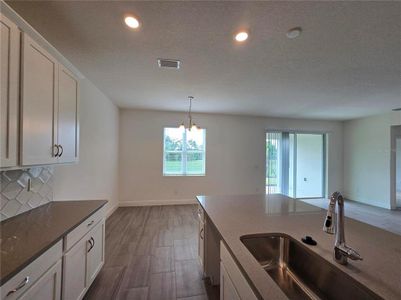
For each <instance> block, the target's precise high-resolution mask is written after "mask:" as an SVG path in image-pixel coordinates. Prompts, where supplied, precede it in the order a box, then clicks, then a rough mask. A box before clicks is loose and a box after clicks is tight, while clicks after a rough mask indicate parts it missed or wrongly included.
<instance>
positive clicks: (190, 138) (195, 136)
mask: <svg viewBox="0 0 401 300" xmlns="http://www.w3.org/2000/svg"><path fill="white" fill-rule="evenodd" d="M204 149H205V130H204V129H198V130H191V131H189V130H187V150H200V151H202V150H204Z"/></svg>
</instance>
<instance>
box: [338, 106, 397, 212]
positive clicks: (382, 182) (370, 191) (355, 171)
mask: <svg viewBox="0 0 401 300" xmlns="http://www.w3.org/2000/svg"><path fill="white" fill-rule="evenodd" d="M400 124H401V113H398V112H392V113H387V114H381V115H376V116H372V117H367V118H361V119H356V120H352V121H347V122H344V195H345V197H346V198H348V199H351V200H355V201H359V202H363V203H366V204H370V205H375V206H380V207H384V208H390V207H391V205H390V203H391V199H390V153H391V144H390V142H391V140H390V138H391V137H390V126H391V125H400Z"/></svg>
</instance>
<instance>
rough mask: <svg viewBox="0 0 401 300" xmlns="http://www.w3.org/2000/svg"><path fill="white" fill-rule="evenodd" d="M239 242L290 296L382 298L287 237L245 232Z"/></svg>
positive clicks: (349, 298) (302, 297)
mask: <svg viewBox="0 0 401 300" xmlns="http://www.w3.org/2000/svg"><path fill="white" fill-rule="evenodd" d="M241 241H242V243H243V244H244V245H245V246H246V248H247V249H248V250H249V251H250V252H251V253H252V255H253V256H254V257H255V258H256V260H257V261H258V262H259V263H260V265H261V267H262V268H263V269H264V270H265V271H266V272H267V273H268V274H269V275H270V277H271V278H272V279H273V280H274V281H275V282H276V283H277V285H278V286H279V287H280V288H281V290H282V291H283V292H284V293H285V294H286V295H287V297H288V298H290V299H339V300H340V299H341V300H357V299H364V300H365V299H366V300H368V299H382V298H381V297H379V296H378V295H376V294H375V293H374V292H372V291H371V290H369V289H368V288H367V287H365V286H363V285H362V284H360V283H359V282H357V281H356V280H355V279H353V278H352V277H351V276H349V275H348V274H346V273H345V272H343V271H342V270H340V269H339V268H337V267H335V266H334V265H332V264H331V263H329V262H327V261H326V260H325V259H323V258H322V257H320V256H319V255H317V254H316V253H314V252H312V251H311V250H310V249H308V248H307V247H306V246H304V245H303V244H302V243H300V242H298V241H297V240H295V239H293V238H292V237H290V236H287V235H285V234H259V235H246V236H242V237H241Z"/></svg>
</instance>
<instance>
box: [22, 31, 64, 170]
mask: <svg viewBox="0 0 401 300" xmlns="http://www.w3.org/2000/svg"><path fill="white" fill-rule="evenodd" d="M21 64H22V83H21V84H22V89H21V92H22V94H21V99H22V101H21V105H22V110H21V111H22V114H21V123H22V125H21V126H22V130H21V134H22V138H21V143H22V145H21V164H22V165H23V166H27V165H40V164H51V163H55V162H57V157H56V155H55V154H56V153H55V142H56V141H57V130H55V129H56V126H55V125H56V121H57V114H56V113H57V110H58V108H57V84H56V83H57V76H58V73H57V68H58V63H57V61H56V60H55V59H54V58H53V57H52V56H51V55H50V54H49V53H48V52H47V51H46V50H44V49H43V48H42V47H40V46H39V45H38V44H37V43H35V42H34V41H33V40H32V39H31V38H30V37H29V36H28V35H26V34H23V47H22V58H21Z"/></svg>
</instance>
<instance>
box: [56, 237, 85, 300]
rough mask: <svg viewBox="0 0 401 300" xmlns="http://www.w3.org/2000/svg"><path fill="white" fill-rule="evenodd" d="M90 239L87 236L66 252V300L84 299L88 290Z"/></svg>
mask: <svg viewBox="0 0 401 300" xmlns="http://www.w3.org/2000/svg"><path fill="white" fill-rule="evenodd" d="M88 249H89V242H88V239H87V238H86V237H85V238H83V239H81V240H80V241H79V242H78V243H76V244H75V246H74V247H72V248H71V249H70V250H69V251H68V252H67V253H66V254H64V258H63V259H64V265H63V288H62V295H63V299H64V300H77V299H82V297H83V296H84V295H85V292H86V287H87V284H86V282H87V281H86V264H87V251H88Z"/></svg>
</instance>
